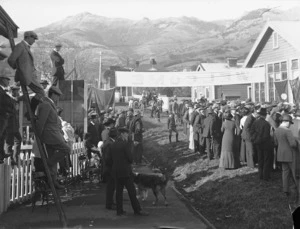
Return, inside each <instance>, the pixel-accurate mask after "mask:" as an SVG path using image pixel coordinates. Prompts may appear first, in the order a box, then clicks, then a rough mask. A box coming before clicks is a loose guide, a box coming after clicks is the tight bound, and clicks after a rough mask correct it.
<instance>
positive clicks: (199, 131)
mask: <svg viewBox="0 0 300 229" xmlns="http://www.w3.org/2000/svg"><path fill="white" fill-rule="evenodd" d="M196 111H197V113H198V114H197V116H196V118H195V121H194V123H193V131H194V142H195V153H200V154H204V151H205V149H204V146H205V143H204V141H205V139H204V138H203V124H204V119H205V114H204V107H203V106H199V107H198V108H197V109H196Z"/></svg>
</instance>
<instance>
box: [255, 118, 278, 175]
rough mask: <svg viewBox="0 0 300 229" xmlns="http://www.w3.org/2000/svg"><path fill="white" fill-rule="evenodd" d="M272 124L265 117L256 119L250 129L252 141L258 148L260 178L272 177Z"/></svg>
mask: <svg viewBox="0 0 300 229" xmlns="http://www.w3.org/2000/svg"><path fill="white" fill-rule="evenodd" d="M270 133H271V125H270V124H269V123H268V122H267V121H266V120H265V119H264V118H261V117H260V118H258V119H257V120H255V121H254V122H253V124H252V126H251V129H250V136H251V141H252V143H253V144H254V146H255V149H256V150H257V156H258V173H259V178H260V179H264V180H269V179H270V173H271V168H272V161H273V160H272V159H273V158H272V155H273V152H272V149H273V147H272V142H271V135H270Z"/></svg>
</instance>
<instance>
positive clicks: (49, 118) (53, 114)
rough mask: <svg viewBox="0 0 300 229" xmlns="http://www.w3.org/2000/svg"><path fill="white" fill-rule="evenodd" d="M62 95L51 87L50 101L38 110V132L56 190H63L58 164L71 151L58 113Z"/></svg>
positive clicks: (55, 88)
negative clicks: (59, 100)
mask: <svg viewBox="0 0 300 229" xmlns="http://www.w3.org/2000/svg"><path fill="white" fill-rule="evenodd" d="M61 95H62V93H61V91H60V90H59V88H57V87H54V86H51V87H50V89H49V92H48V97H49V100H47V101H46V100H45V101H42V102H41V103H40V104H38V106H37V110H36V112H35V113H36V116H37V120H36V130H37V134H38V136H39V137H40V139H41V141H42V143H44V144H45V145H46V149H47V153H48V159H47V164H48V166H49V168H50V172H51V176H52V179H53V181H54V186H55V187H56V188H59V189H60V188H63V187H62V186H61V185H60V184H59V183H58V182H57V180H56V178H57V163H58V162H60V161H61V160H63V159H64V157H65V156H67V155H68V154H69V153H70V152H71V149H70V147H69V145H68V143H66V141H65V139H64V136H63V132H62V126H61V120H60V118H59V116H58V114H57V111H56V105H55V104H56V103H57V101H58V99H59V97H60V96H61Z"/></svg>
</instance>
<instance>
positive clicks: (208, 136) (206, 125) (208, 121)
mask: <svg viewBox="0 0 300 229" xmlns="http://www.w3.org/2000/svg"><path fill="white" fill-rule="evenodd" d="M213 119H214V117H213V115H212V114H208V116H207V117H206V118H205V119H204V122H203V135H202V136H203V137H204V138H205V145H206V151H207V157H208V158H209V159H212V157H213V153H212V136H213V135H212V134H213V129H212V123H213ZM220 130H221V129H220Z"/></svg>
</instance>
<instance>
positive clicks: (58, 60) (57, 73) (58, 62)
mask: <svg viewBox="0 0 300 229" xmlns="http://www.w3.org/2000/svg"><path fill="white" fill-rule="evenodd" d="M61 47H62V44H60V43H58V44H56V45H55V48H54V49H53V51H52V52H51V54H50V59H51V63H52V76H53V82H52V85H53V86H56V85H57V82H58V81H61V80H65V70H64V67H63V65H64V63H65V60H64V59H63V58H62V56H61V55H60V54H59V51H60V49H61Z"/></svg>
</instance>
